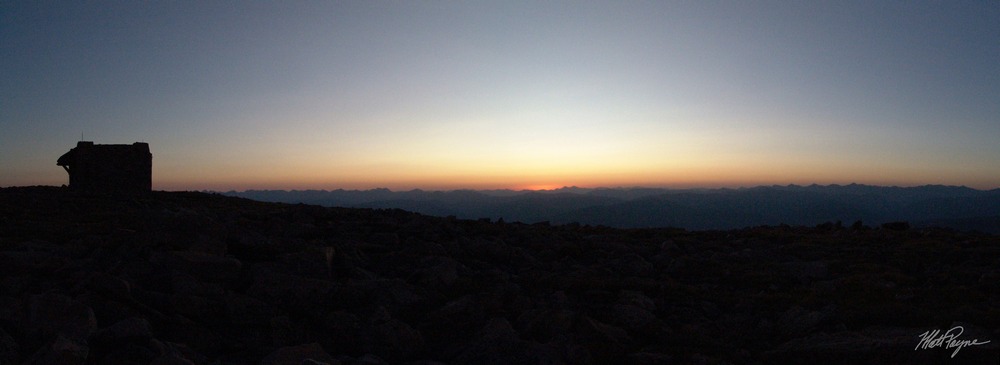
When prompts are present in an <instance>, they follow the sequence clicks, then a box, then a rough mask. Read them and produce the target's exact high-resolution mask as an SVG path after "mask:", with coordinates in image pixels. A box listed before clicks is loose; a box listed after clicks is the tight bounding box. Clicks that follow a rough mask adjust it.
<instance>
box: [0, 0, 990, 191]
mask: <svg viewBox="0 0 1000 365" xmlns="http://www.w3.org/2000/svg"><path fill="white" fill-rule="evenodd" d="M78 140H87V141H94V142H95V143H98V144H123V143H124V144H130V143H132V142H137V141H142V142H147V143H149V145H150V149H151V151H152V153H153V188H154V189H157V190H219V191H226V190H244V189H340V188H342V189H370V188H377V187H387V188H390V189H394V190H407V189H414V188H420V189H426V190H450V189H497V188H500V189H503V188H510V189H543V188H555V187H560V186H574V185H575V186H581V187H599V186H603V187H619V186H647V187H678V188H681V187H739V186H755V185H770V184H780V185H785V184H813V183H818V184H849V183H862V184H877V185H899V186H914V185H923V184H946V185H965V186H970V187H974V188H979V189H994V188H1000V143H998V142H1000V2H998V1H970V2H966V1H870V0H866V1H848V0H844V1H719V2H716V1H584V0H577V1H566V2H563V1H525V2H521V1H512V0H504V1H350V2H340V1H315V2H312V1H107V2H105V1H87V2H56V1H9V0H0V186H21V185H61V184H67V183H68V176H67V174H66V172H65V171H63V169H62V168H61V167H59V166H56V164H55V163H56V159H57V158H58V157H59V156H60V155H62V154H63V153H64V152H66V151H68V150H69V149H70V148H72V147H74V146H75V145H76V142H77V141H78Z"/></svg>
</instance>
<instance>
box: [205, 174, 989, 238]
mask: <svg viewBox="0 0 1000 365" xmlns="http://www.w3.org/2000/svg"><path fill="white" fill-rule="evenodd" d="M225 195H230V196H238V197H243V198H250V199H254V200H259V201H271V202H282V203H306V204H316V205H324V206H335V207H348V208H382V209H385V208H399V209H404V210H408V211H411V212H417V213H421V214H427V215H435V216H441V217H445V216H456V217H458V218H466V219H479V218H490V219H492V220H498V219H500V218H503V219H504V220H506V221H521V222H528V223H531V222H541V221H548V222H552V223H553V224H567V223H574V222H575V223H580V224H590V225H604V226H609V227H616V228H655V227H683V228H686V229H689V230H709V229H715V230H720V229H722V230H728V229H741V228H745V227H756V226H761V225H779V224H790V225H804V226H815V225H817V224H821V223H824V222H836V221H842V222H845V224H850V223H851V222H855V221H859V220H860V221H862V222H865V223H867V224H870V225H873V226H878V225H882V224H883V223H889V222H894V221H908V222H909V223H910V224H911V225H912V226H913V227H916V228H925V227H945V228H952V229H956V230H961V231H979V232H985V233H992V234H1000V189H993V190H976V189H972V188H968V187H964V186H944V185H924V186H915V187H896V186H872V185H859V184H850V185H825V186H823V185H809V186H798V185H786V186H778V185H774V186H758V187H753V188H738V189H658V188H596V189H590V188H577V187H566V188H561V189H556V190H542V191H530V190H523V191H512V190H454V191H423V190H411V191H390V190H388V189H372V190H332V191H329V190H291V191H287V190H247V191H241V192H236V191H230V192H226V193H225Z"/></svg>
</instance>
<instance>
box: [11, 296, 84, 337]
mask: <svg viewBox="0 0 1000 365" xmlns="http://www.w3.org/2000/svg"><path fill="white" fill-rule="evenodd" d="M96 328H97V318H95V317H94V311H93V310H91V309H90V307H88V306H86V305H85V304H83V303H81V302H79V301H76V300H73V299H72V298H70V297H67V296H65V295H60V294H41V295H35V296H32V297H31V298H30V299H29V301H28V318H27V329H28V331H29V333H31V334H34V335H35V336H39V337H41V338H44V339H51V338H54V337H56V336H57V335H61V336H63V337H65V338H67V339H72V340H79V341H83V340H86V339H87V338H88V337H90V334H91V333H92V332H93V331H94V330H95V329H96Z"/></svg>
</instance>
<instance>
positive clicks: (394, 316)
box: [0, 187, 1000, 364]
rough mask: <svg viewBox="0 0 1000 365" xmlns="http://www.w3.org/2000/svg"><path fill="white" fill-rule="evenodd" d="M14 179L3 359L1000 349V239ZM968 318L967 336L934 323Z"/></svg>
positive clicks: (768, 358)
mask: <svg viewBox="0 0 1000 365" xmlns="http://www.w3.org/2000/svg"><path fill="white" fill-rule="evenodd" d="M893 228H900V229H898V230H897V229H887V228H879V229H868V228H865V227H854V228H853V229H852V228H844V227H840V226H839V225H823V226H820V227H812V228H803V227H758V228H748V229H743V230H738V231H727V232H717V231H713V232H688V231H684V230H678V229H642V230H621V229H609V228H602V227H589V226H577V225H565V226H549V225H547V224H531V225H527V224H520V223H503V222H489V221H485V220H484V221H467V220H456V219H448V218H435V217H428V216H422V215H417V214H413V213H408V212H404V211H400V210H362V209H338V208H322V207H317V206H308V205H287V204H272V203H260V202H254V201H250V200H245V199H239V198H230V197H223V196H219V195H209V194H202V193H182V192H154V193H152V194H151V195H148V196H140V197H130V198H126V197H108V196H98V195H79V194H73V193H70V192H68V191H66V190H64V189H62V188H54V187H51V188H50V187H32V188H5V189H0V275H2V276H0V364H192V363H193V364H316V363H327V364H384V363H391V364H397V363H399V364H407V363H408V364H599V363H632V364H727V363H728V364H753V363H758V364H777V363H809V364H825V363H848V362H850V363H878V364H894V363H907V364H936V363H955V364H967V363H989V364H995V363H997V362H998V361H1000V346H998V345H1000V331H998V330H997V329H998V328H1000V238H998V237H996V236H985V235H975V234H964V233H956V232H950V231H935V230H930V231H928V230H920V231H918V230H912V229H902V228H905V227H893ZM955 326H962V328H963V329H964V332H963V334H962V335H961V337H960V338H958V339H959V340H973V339H978V340H979V341H980V342H983V341H991V342H990V343H988V344H986V345H976V346H968V347H965V348H962V349H961V351H960V352H959V353H957V354H956V355H955V356H954V358H952V357H951V355H952V353H953V352H954V349H945V348H942V347H944V346H938V347H934V348H927V349H916V350H915V348H916V347H917V346H918V344H919V341H920V337H919V336H920V335H921V334H922V333H924V332H925V331H931V330H934V329H940V330H941V331H942V332H945V331H947V330H949V329H951V328H953V327H955Z"/></svg>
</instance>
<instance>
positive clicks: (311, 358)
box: [260, 343, 340, 365]
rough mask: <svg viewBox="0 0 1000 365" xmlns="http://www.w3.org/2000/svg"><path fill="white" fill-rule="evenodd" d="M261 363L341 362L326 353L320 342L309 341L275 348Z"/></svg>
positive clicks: (329, 363)
mask: <svg viewBox="0 0 1000 365" xmlns="http://www.w3.org/2000/svg"><path fill="white" fill-rule="evenodd" d="M260 364H261V365H301V364H328V365H334V364H340V362H339V361H337V360H335V359H334V358H333V356H330V354H328V353H326V351H324V350H323V347H322V346H320V345H319V344H318V343H307V344H302V345H298V346H287V347H282V348H279V349H277V350H274V352H272V353H271V354H270V355H267V357H265V358H264V359H263V360H261V362H260Z"/></svg>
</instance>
